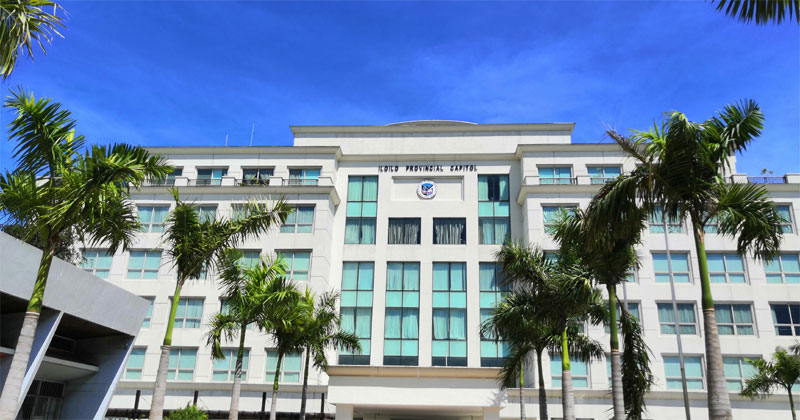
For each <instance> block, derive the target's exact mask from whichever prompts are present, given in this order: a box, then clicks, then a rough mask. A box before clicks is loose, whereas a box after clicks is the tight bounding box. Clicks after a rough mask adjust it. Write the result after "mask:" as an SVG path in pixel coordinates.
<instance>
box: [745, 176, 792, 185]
mask: <svg viewBox="0 0 800 420" xmlns="http://www.w3.org/2000/svg"><path fill="white" fill-rule="evenodd" d="M747 182H748V183H750V184H786V177H785V176H748V177H747Z"/></svg>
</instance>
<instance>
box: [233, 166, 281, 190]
mask: <svg viewBox="0 0 800 420" xmlns="http://www.w3.org/2000/svg"><path fill="white" fill-rule="evenodd" d="M247 171H256V176H255V178H250V179H248V178H247V174H246V173H245V172H247ZM262 171H266V172H268V173H267V174H263V173H262ZM264 175H266V176H264ZM273 176H275V167H274V166H242V180H241V181H240V185H269V179H270V178H271V177H273Z"/></svg>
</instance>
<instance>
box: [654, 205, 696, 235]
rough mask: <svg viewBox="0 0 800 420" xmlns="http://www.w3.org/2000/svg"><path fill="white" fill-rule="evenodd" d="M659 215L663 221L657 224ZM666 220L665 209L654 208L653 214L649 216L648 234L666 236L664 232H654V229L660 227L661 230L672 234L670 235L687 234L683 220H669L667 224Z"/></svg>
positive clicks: (660, 207)
mask: <svg viewBox="0 0 800 420" xmlns="http://www.w3.org/2000/svg"><path fill="white" fill-rule="evenodd" d="M657 215H658V217H659V218H660V219H661V222H660V223H656V220H655V218H656V216H657ZM664 219H666V218H665V217H664V208H663V207H662V206H655V207H654V208H653V212H651V213H649V214H648V215H647V225H648V228H647V230H648V232H650V233H651V234H653V235H663V234H664V232H663V231H658V230H656V231H653V228H654V227H659V228H663V229H666V230H667V232H668V233H670V234H673V233H675V234H685V233H686V226H684V225H685V223H684V222H682V221H681V220H677V221H675V219H669V220H667V221H666V223H664Z"/></svg>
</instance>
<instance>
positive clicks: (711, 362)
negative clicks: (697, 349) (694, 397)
mask: <svg viewBox="0 0 800 420" xmlns="http://www.w3.org/2000/svg"><path fill="white" fill-rule="evenodd" d="M695 220H697V218H695V217H694V216H692V222H693V226H694V244H695V248H696V249H697V262H698V265H699V267H700V286H701V290H702V305H703V326H704V327H705V345H706V370H707V373H708V375H707V376H708V417H709V419H711V420H731V419H732V418H733V416H732V414H731V401H730V397H729V396H728V385H727V383H726V382H725V373H724V371H723V369H722V350H721V349H720V346H719V332H718V331H717V316H716V313H715V312H714V298H713V297H712V296H711V281H710V280H709V277H708V261H707V260H706V247H705V236H704V233H703V226H702V225H701V224H699V223H696V222H695Z"/></svg>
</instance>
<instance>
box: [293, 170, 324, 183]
mask: <svg viewBox="0 0 800 420" xmlns="http://www.w3.org/2000/svg"><path fill="white" fill-rule="evenodd" d="M287 169H288V170H289V178H287V185H311V186H316V185H319V179H320V177H322V166H290V167H289V168H287ZM308 170H312V171H313V170H317V172H318V174H317V176H316V178H315V177H309V176H307V175H308V174H307V173H306V171H308ZM293 171H300V177H297V176H294V177H292V172H293Z"/></svg>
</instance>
